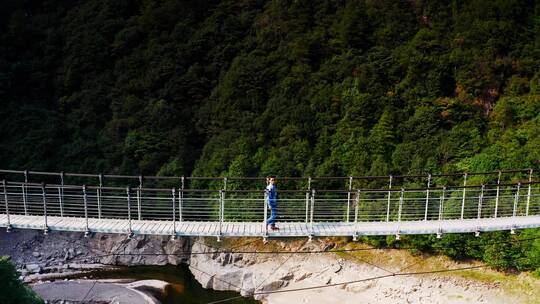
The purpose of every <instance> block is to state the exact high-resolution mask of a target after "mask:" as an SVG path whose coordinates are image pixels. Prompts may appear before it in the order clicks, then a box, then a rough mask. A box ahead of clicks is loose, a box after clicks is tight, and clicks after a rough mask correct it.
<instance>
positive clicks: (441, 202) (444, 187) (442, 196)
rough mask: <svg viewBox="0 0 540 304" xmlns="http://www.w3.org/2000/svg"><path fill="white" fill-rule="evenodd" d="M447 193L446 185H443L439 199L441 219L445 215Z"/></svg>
mask: <svg viewBox="0 0 540 304" xmlns="http://www.w3.org/2000/svg"><path fill="white" fill-rule="evenodd" d="M445 194H446V186H443V189H442V194H441V199H440V201H439V221H441V220H442V219H443V217H444V214H443V213H444V199H445Z"/></svg>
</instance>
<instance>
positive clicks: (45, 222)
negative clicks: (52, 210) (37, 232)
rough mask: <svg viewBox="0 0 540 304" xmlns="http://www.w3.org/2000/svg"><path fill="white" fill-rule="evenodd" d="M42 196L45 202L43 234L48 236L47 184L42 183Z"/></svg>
mask: <svg viewBox="0 0 540 304" xmlns="http://www.w3.org/2000/svg"><path fill="white" fill-rule="evenodd" d="M41 195H42V200H43V221H44V222H43V233H44V234H47V232H48V231H49V225H48V223H47V193H46V191H45V183H41Z"/></svg>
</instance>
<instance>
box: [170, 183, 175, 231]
mask: <svg viewBox="0 0 540 304" xmlns="http://www.w3.org/2000/svg"><path fill="white" fill-rule="evenodd" d="M171 192H172V223H173V233H172V236H173V238H174V237H176V190H175V189H174V187H173V188H172V189H171Z"/></svg>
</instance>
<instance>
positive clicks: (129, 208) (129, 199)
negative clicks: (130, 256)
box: [126, 186, 133, 236]
mask: <svg viewBox="0 0 540 304" xmlns="http://www.w3.org/2000/svg"><path fill="white" fill-rule="evenodd" d="M130 192H131V189H130V187H129V186H127V187H126V194H127V214H128V225H129V226H128V234H129V236H131V234H132V233H133V230H132V229H131V194H130Z"/></svg>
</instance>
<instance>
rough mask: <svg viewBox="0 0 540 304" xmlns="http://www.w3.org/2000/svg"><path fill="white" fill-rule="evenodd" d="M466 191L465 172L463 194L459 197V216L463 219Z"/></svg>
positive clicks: (465, 175) (464, 175)
mask: <svg viewBox="0 0 540 304" xmlns="http://www.w3.org/2000/svg"><path fill="white" fill-rule="evenodd" d="M466 191H467V173H465V174H463V194H462V197H461V217H460V219H463V213H464V212H465V195H466Z"/></svg>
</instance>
